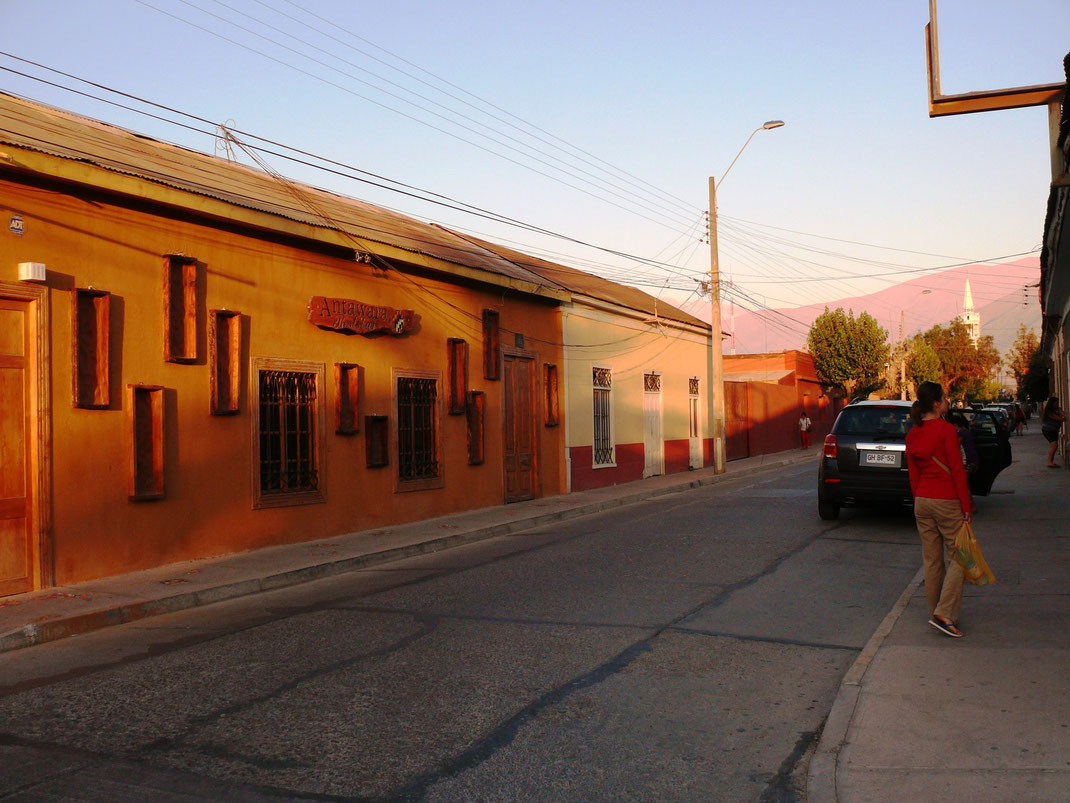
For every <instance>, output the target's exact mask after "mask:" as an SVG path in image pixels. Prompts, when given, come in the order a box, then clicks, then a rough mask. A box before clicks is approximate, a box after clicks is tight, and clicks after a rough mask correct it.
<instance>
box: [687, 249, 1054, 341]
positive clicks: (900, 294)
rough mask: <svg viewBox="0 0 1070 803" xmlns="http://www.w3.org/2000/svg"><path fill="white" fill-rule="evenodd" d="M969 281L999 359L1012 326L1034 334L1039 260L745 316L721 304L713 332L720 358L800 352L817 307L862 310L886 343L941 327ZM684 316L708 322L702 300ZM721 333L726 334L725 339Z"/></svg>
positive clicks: (953, 271) (951, 272) (928, 276)
mask: <svg viewBox="0 0 1070 803" xmlns="http://www.w3.org/2000/svg"><path fill="white" fill-rule="evenodd" d="M967 280H968V281H969V285H970V291H971V295H972V300H973V308H974V310H975V311H977V312H978V313H980V316H981V334H982V336H983V335H991V336H992V339H993V340H994V342H995V345H996V348H997V349H998V350H999V353H1000V354H1001V355H1002V354H1006V352H1007V350H1008V349H1009V348H1010V346H1011V344H1012V343H1013V342H1014V338H1015V336H1016V335H1017V332H1018V326H1019V325H1020V324H1025V325H1026V327H1028V328H1030V329H1032V330H1033V331H1035V332H1036V333H1037V334H1038V335H1039V333H1040V302H1039V300H1038V292H1037V288H1038V285H1039V282H1040V261H1039V260H1038V259H1037V258H1036V257H1030V258H1027V259H1021V260H1017V261H1015V262H1007V263H1000V264H995V265H990V264H973V265H965V266H962V267H957V268H950V269H948V270H944V271H941V272H939V273H922V274H921V275H917V276H916V277H915V278H912V279H909V280H907V281H905V282H901V283H899V284H895V285H893V286H891V287H887V288H885V289H884V290H879V291H877V292H875V293H870V294H869V295H862V296H850V297H844V298H836V299H830V300H829V301H827V302H824V303H819V304H808V305H805V306H800V307H779V308H774V309H770V310H758V311H752V310H747V309H743V308H742V307H740V306H739V305H733V304H732V302H730V301H728V300H725V301H723V302H722V304H721V328H722V330H723V331H724V332H725V333H726V338H725V341H724V352H725V354H733V353H735V354H756V353H764V352H772V351H784V350H785V349H805V348H806V336H807V333H808V332H809V330H810V325H811V324H812V323H813V322H814V319H815V318H817V316H819V315H820V314H821V313H823V312H824V311H825V307H828V308H829V309H833V310H834V309H836V308H837V307H842V308H843V309H844V310H853V311H854V314H855V316H856V317H857V316H858V315H859V314H860V313H862V312H868V313H869V314H870V315H872V316H873V317H874V318H875V319H876V320H877V322H878V323H879V324H880V325H881V326H882V327H884V328H885V329H886V330H887V331H888V340H889V341H890V342H896V341H898V340H899V337H900V321H901V320H902V322H903V333H902V334H903V335H904V336H905V337H907V338H910V337H911V336H912V335H914V334H915V333H917V332H922V331H925V330H927V329H929V328H930V327H932V326H933V325H935V324H940V325H942V326H943V325H947V324H948V323H949V322H950V321H951V320H953V319H954V318H955V317H957V316H959V315H961V314H962V311H963V308H964V303H965V296H966V283H967ZM682 309H684V310H685V311H686V312H689V313H691V314H692V315H695V316H696V317H700V318H703V319H704V320H706V321H708V320H709V319H710V313H709V306H708V302H701V301H700V302H696V303H692V304H687V305H683V306H682ZM729 333H731V334H732V336H727V335H728V334H729Z"/></svg>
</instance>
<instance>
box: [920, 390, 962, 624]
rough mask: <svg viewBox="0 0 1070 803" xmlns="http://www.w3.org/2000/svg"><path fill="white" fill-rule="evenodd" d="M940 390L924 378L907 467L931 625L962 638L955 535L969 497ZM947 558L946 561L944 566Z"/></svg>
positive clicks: (960, 460)
mask: <svg viewBox="0 0 1070 803" xmlns="http://www.w3.org/2000/svg"><path fill="white" fill-rule="evenodd" d="M946 412H947V399H945V398H944V389H943V388H942V387H940V385H938V384H937V383H936V382H922V383H921V386H920V387H919V388H918V400H917V401H916V402H914V406H913V407H912V408H911V410H910V415H911V417H912V418H913V419H914V426H913V427H912V428H911V429H910V431H909V432H908V433H907V437H906V443H907V468H908V469H909V471H910V489H911V490H912V491H913V492H914V517H915V519H917V522H918V534H919V535H921V554H922V560H923V561H924V565H925V596H926V597H927V599H928V602H929V624H931V625H932V626H933V627H935V628H936V629H937V630H939V631H940V632H941V633H944V634H946V635H948V636H951V637H952V638H961V637H962V631H961V630H959V629H958V627H957V625H956V624H955V623H956V621H957V620H958V618H959V609H960V608H961V606H962V579H963V575H962V567H961V566H959V564H958V563H957V562H956V561H955V560H954V558H953V554H954V551H955V537H956V536H957V535H958V534H959V530H961V529H962V524H963V522H969V521H970V520H971V518H972V516H971V513H970V511H971V510H972V509H973V500H972V499H971V498H970V489H969V486H968V485H967V484H966V469H964V468H963V467H962V456H961V453H960V452H959V438H958V433H957V432H956V431H955V428H954V427H953V426H952V425H951V424H949V423H948V422H947V421H945V420H944V419H943V416H944V414H945V413H946ZM945 561H946V562H947V563H948V564H949V565H948V566H946V567H945Z"/></svg>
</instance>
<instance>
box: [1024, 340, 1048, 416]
mask: <svg viewBox="0 0 1070 803" xmlns="http://www.w3.org/2000/svg"><path fill="white" fill-rule="evenodd" d="M1021 390H1022V391H1024V394H1025V395H1026V396H1028V397H1029V399H1030V401H1035V402H1041V403H1043V402H1045V401H1047V400H1048V360H1047V358H1046V357H1045V356H1044V354H1043V353H1042V352H1041V350H1040V349H1039V348H1038V349H1037V350H1036V351H1034V352H1033V356H1032V357H1031V358H1030V360H1029V370H1028V371H1026V373H1025V377H1024V378H1023V380H1022V385H1021Z"/></svg>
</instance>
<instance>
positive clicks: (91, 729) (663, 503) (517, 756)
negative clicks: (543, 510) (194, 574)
mask: <svg viewBox="0 0 1070 803" xmlns="http://www.w3.org/2000/svg"><path fill="white" fill-rule="evenodd" d="M815 477H816V467H815V466H813V465H810V464H807V465H805V466H795V467H790V468H783V469H779V470H776V471H772V472H768V473H765V474H762V475H758V476H751V477H749V478H740V479H738V480H732V481H729V482H725V483H720V484H717V485H714V486H710V487H705V488H700V489H695V490H687V491H685V492H681V493H678V494H675V495H672V496H665V497H660V498H658V499H657V500H654V501H651V502H645V503H640V504H635V505H632V506H629V507H624V508H620V509H617V510H614V511H612V512H610V513H604V514H600V515H597V516H590V517H587V518H583V519H576V520H572V521H569V522H567V523H562V524H559V525H554V526H549V527H544V528H540V529H536V530H531V531H527V532H523V533H519V534H515V535H510V536H506V537H501V538H497V539H493V540H490V541H484V542H480V543H478V544H474V545H471V546H467V547H461V548H457V549H452V550H448V551H446V552H440V553H436V554H433V555H427V556H423V557H419V558H413V559H409V560H405V561H400V562H398V563H394V564H390V565H388V566H385V567H377V568H375V569H372V570H367V571H360V572H354V573H351V574H347V575H343V576H339V577H334V578H330V579H327V580H323V581H319V582H316V583H310V584H307V585H303V586H299V587H294V588H288V589H284V590H281V591H278V592H274V593H270V594H263V595H259V596H256V597H247V598H242V599H238V600H233V601H230V602H224V603H219V604H216V605H213V606H209V607H205V608H200V609H195V610H191V611H185V612H182V613H178V614H172V615H168V616H161V617H157V618H154V619H151V620H147V621H143V622H139V623H133V624H129V625H125V626H123V627H118V628H112V629H110V630H104V631H98V632H95V633H91V634H87V635H83V636H78V637H75V638H70V639H67V640H64V641H58V642H54V643H50V644H44V645H40V646H37V647H33V648H30V649H25V650H19V651H15V652H12V653H6V654H3V655H0V799H4V800H6V799H9V797H8V796H10V797H11V798H13V799H18V800H38V799H49V800H54V799H63V798H64V797H66V798H77V799H82V800H108V801H120V800H136V801H149V800H176V799H199V800H200V799H226V800H260V799H271V798H278V797H284V798H291V799H293V798H299V799H318V800H323V799H335V798H349V799H402V800H434V801H439V800H442V801H445V800H486V801H491V800H580V799H582V800H607V799H614V800H620V799H630V800H703V801H705V800H793V799H799V797H800V791H799V790H798V788H797V783H798V782H799V781H800V780H801V779H802V778H804V777H805V772H804V769H805V767H804V764H805V761H806V755H807V750H808V748H809V747H811V746H812V745H813V744H814V743H815V741H816V738H817V737H818V735H819V733H820V728H821V725H822V722H823V720H824V718H825V716H826V715H827V713H828V710H829V708H830V707H831V705H832V701H833V698H834V696H835V694H836V690H837V688H838V686H839V682H840V679H841V677H842V676H843V673H844V672H845V671H846V670H847V668H848V667H849V666H850V664H851V662H852V661H853V660H854V658H855V657H856V656H857V654H858V652H859V651H860V650H861V648H862V647H863V645H864V644H865V643H866V641H867V639H868V638H869V636H870V635H871V634H872V632H873V630H874V629H875V628H876V627H877V625H878V624H879V623H880V621H881V619H882V618H883V617H884V615H885V614H886V613H887V612H888V610H889V609H890V608H891V606H892V605H893V604H894V602H895V600H896V598H897V597H898V596H899V594H900V593H901V592H902V590H903V589H904V587H905V586H906V585H907V583H908V582H909V580H910V578H911V577H912V576H913V574H914V572H915V571H916V569H917V567H918V565H919V563H920V547H919V546H918V541H917V535H916V533H915V531H914V526H913V517H912V516H910V515H909V513H904V512H902V511H844V512H843V513H842V514H841V518H840V521H839V522H838V523H837V522H823V521H821V520H820V519H819V518H818V515H817V504H816V497H815V493H814V488H815V482H816V480H815Z"/></svg>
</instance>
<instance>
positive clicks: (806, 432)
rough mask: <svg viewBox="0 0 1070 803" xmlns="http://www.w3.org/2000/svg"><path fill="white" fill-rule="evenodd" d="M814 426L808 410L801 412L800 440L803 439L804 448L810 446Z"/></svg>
mask: <svg viewBox="0 0 1070 803" xmlns="http://www.w3.org/2000/svg"><path fill="white" fill-rule="evenodd" d="M813 428H814V424H813V422H812V421H811V420H810V416H808V415H807V414H806V410H803V411H802V412H801V413H799V440H801V441H802V448H804V449H809V448H810V430H812V429H813Z"/></svg>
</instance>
